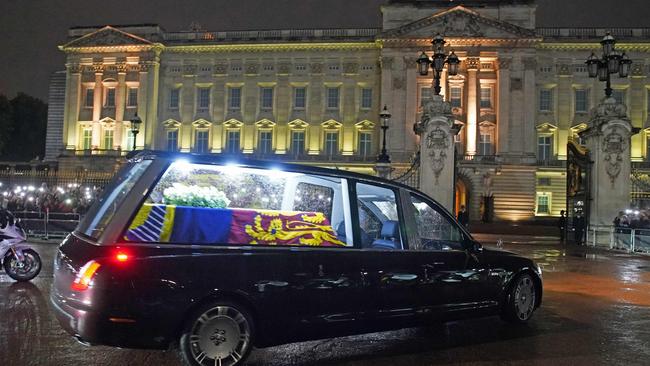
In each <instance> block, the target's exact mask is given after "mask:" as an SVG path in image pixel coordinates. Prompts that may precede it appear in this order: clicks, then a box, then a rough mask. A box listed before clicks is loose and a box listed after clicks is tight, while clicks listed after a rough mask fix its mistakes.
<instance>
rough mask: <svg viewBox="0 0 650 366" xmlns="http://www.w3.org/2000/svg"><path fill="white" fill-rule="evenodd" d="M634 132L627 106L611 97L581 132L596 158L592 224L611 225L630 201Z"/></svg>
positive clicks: (590, 212) (591, 212)
mask: <svg viewBox="0 0 650 366" xmlns="http://www.w3.org/2000/svg"><path fill="white" fill-rule="evenodd" d="M633 131H634V129H633V128H632V122H631V121H630V119H629V118H628V117H627V107H626V106H625V105H624V104H618V103H616V100H615V99H614V98H608V99H605V100H603V102H602V103H601V104H599V105H598V106H597V107H596V108H594V110H593V111H592V118H591V120H590V121H589V127H588V128H587V130H585V131H583V132H582V133H581V136H582V137H583V138H584V139H585V144H586V146H587V148H588V149H589V152H590V154H591V159H592V160H593V165H592V167H591V181H590V183H591V201H589V224H590V225H611V223H612V220H613V219H614V217H615V216H616V215H617V214H618V212H619V211H621V210H622V209H624V208H626V207H628V205H629V204H630V173H631V165H632V164H631V161H630V156H631V155H630V143H631V137H632V135H633V134H634V133H635V132H633Z"/></svg>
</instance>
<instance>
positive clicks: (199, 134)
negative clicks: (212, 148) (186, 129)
mask: <svg viewBox="0 0 650 366" xmlns="http://www.w3.org/2000/svg"><path fill="white" fill-rule="evenodd" d="M209 135H210V132H209V131H208V130H196V133H195V141H194V151H195V152H197V153H199V154H205V153H207V152H208V137H209Z"/></svg>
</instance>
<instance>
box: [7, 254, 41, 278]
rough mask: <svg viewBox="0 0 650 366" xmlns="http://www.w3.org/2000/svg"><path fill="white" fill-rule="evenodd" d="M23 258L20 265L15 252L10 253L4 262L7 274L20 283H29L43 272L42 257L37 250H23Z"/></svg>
mask: <svg viewBox="0 0 650 366" xmlns="http://www.w3.org/2000/svg"><path fill="white" fill-rule="evenodd" d="M23 257H24V260H23V262H22V263H20V262H19V261H18V258H16V256H15V255H14V254H13V252H9V253H8V254H7V255H6V256H5V258H4V261H3V266H4V269H5V272H6V273H7V274H8V275H9V277H11V278H13V279H14V280H16V281H19V282H24V281H29V280H31V279H33V278H34V277H36V276H38V274H39V273H40V272H41V257H40V256H39V255H38V253H36V251H35V250H33V249H26V250H23Z"/></svg>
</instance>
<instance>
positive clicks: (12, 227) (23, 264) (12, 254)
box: [0, 210, 41, 282]
mask: <svg viewBox="0 0 650 366" xmlns="http://www.w3.org/2000/svg"><path fill="white" fill-rule="evenodd" d="M26 240H27V235H26V234H25V230H24V229H23V228H22V227H21V225H20V220H19V219H16V218H15V217H14V215H13V214H12V213H11V212H9V211H7V210H0V258H1V259H2V266H3V267H4V270H5V272H6V273H7V275H9V277H11V278H13V279H14V280H16V281H19V282H23V281H29V280H31V279H33V278H34V277H36V276H37V275H38V273H39V272H40V271H41V257H40V256H39V255H38V253H37V252H36V251H35V250H34V249H32V248H31V247H30V246H29V245H27V244H25V241H26Z"/></svg>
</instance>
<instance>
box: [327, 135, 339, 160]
mask: <svg viewBox="0 0 650 366" xmlns="http://www.w3.org/2000/svg"><path fill="white" fill-rule="evenodd" d="M338 153H339V133H338V131H332V132H325V155H327V156H328V157H330V158H331V157H333V156H335V155H337V154H338Z"/></svg>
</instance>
